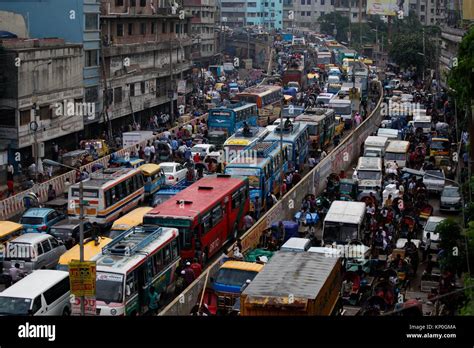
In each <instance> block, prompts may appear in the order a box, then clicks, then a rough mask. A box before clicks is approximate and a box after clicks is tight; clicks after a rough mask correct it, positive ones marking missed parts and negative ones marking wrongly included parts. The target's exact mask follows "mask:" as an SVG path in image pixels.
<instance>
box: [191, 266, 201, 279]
mask: <svg viewBox="0 0 474 348" xmlns="http://www.w3.org/2000/svg"><path fill="white" fill-rule="evenodd" d="M190 267H191V269H192V270H193V272H194V278H195V279H196V278H197V277H199V276H200V275H201V273H202V267H201V265H200V264H199V263H192V264H191V266H190Z"/></svg>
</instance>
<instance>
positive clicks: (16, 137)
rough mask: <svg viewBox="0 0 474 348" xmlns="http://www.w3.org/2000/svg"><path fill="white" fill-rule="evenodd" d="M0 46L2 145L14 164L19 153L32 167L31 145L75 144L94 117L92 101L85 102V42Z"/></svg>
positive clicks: (15, 42)
mask: <svg viewBox="0 0 474 348" xmlns="http://www.w3.org/2000/svg"><path fill="white" fill-rule="evenodd" d="M0 47H1V49H2V51H3V52H2V55H0V66H1V67H2V69H1V77H2V78H1V82H2V83H1V87H2V88H1V89H0V106H1V108H0V115H1V117H0V144H1V145H2V148H3V149H6V150H8V157H9V159H10V162H11V163H16V162H17V161H16V160H17V159H18V158H15V157H16V152H19V153H20V155H21V162H22V163H23V165H29V164H30V163H29V161H28V160H27V159H28V158H30V159H31V158H32V156H33V153H35V152H34V150H33V147H35V148H38V149H43V150H44V151H46V153H48V152H49V151H50V148H51V146H50V145H51V144H52V142H53V141H56V142H58V141H62V143H63V144H65V145H71V146H73V145H74V144H76V145H77V143H78V138H77V135H78V133H77V132H79V131H81V130H83V129H84V120H85V119H88V118H93V117H95V113H94V111H95V110H94V104H93V103H91V104H90V105H87V104H86V103H83V97H84V88H83V72H84V53H83V47H82V45H80V44H71V43H65V41H64V40H63V39H34V40H29V39H6V40H3V41H2V42H1V43H0ZM71 135H75V136H71ZM35 145H37V146H35ZM42 152H43V151H39V152H38V156H41V153H42Z"/></svg>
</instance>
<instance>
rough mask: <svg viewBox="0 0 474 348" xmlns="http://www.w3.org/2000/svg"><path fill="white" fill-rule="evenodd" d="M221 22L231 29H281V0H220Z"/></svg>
mask: <svg viewBox="0 0 474 348" xmlns="http://www.w3.org/2000/svg"><path fill="white" fill-rule="evenodd" d="M221 20H222V22H223V24H225V25H227V26H229V27H231V28H237V27H244V26H261V27H262V28H266V29H268V30H272V29H282V28H283V0H221Z"/></svg>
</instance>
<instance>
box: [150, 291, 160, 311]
mask: <svg viewBox="0 0 474 348" xmlns="http://www.w3.org/2000/svg"><path fill="white" fill-rule="evenodd" d="M159 302H160V294H158V293H157V292H156V290H155V287H154V286H153V285H152V286H150V290H149V292H148V310H149V315H156V314H157V312H158V306H159V305H158V304H159Z"/></svg>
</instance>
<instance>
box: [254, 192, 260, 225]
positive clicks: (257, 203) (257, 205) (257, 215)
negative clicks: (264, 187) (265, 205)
mask: <svg viewBox="0 0 474 348" xmlns="http://www.w3.org/2000/svg"><path fill="white" fill-rule="evenodd" d="M260 209H261V207H260V200H259V199H258V196H256V197H255V205H254V213H255V219H257V220H258V219H259V218H260Z"/></svg>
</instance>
